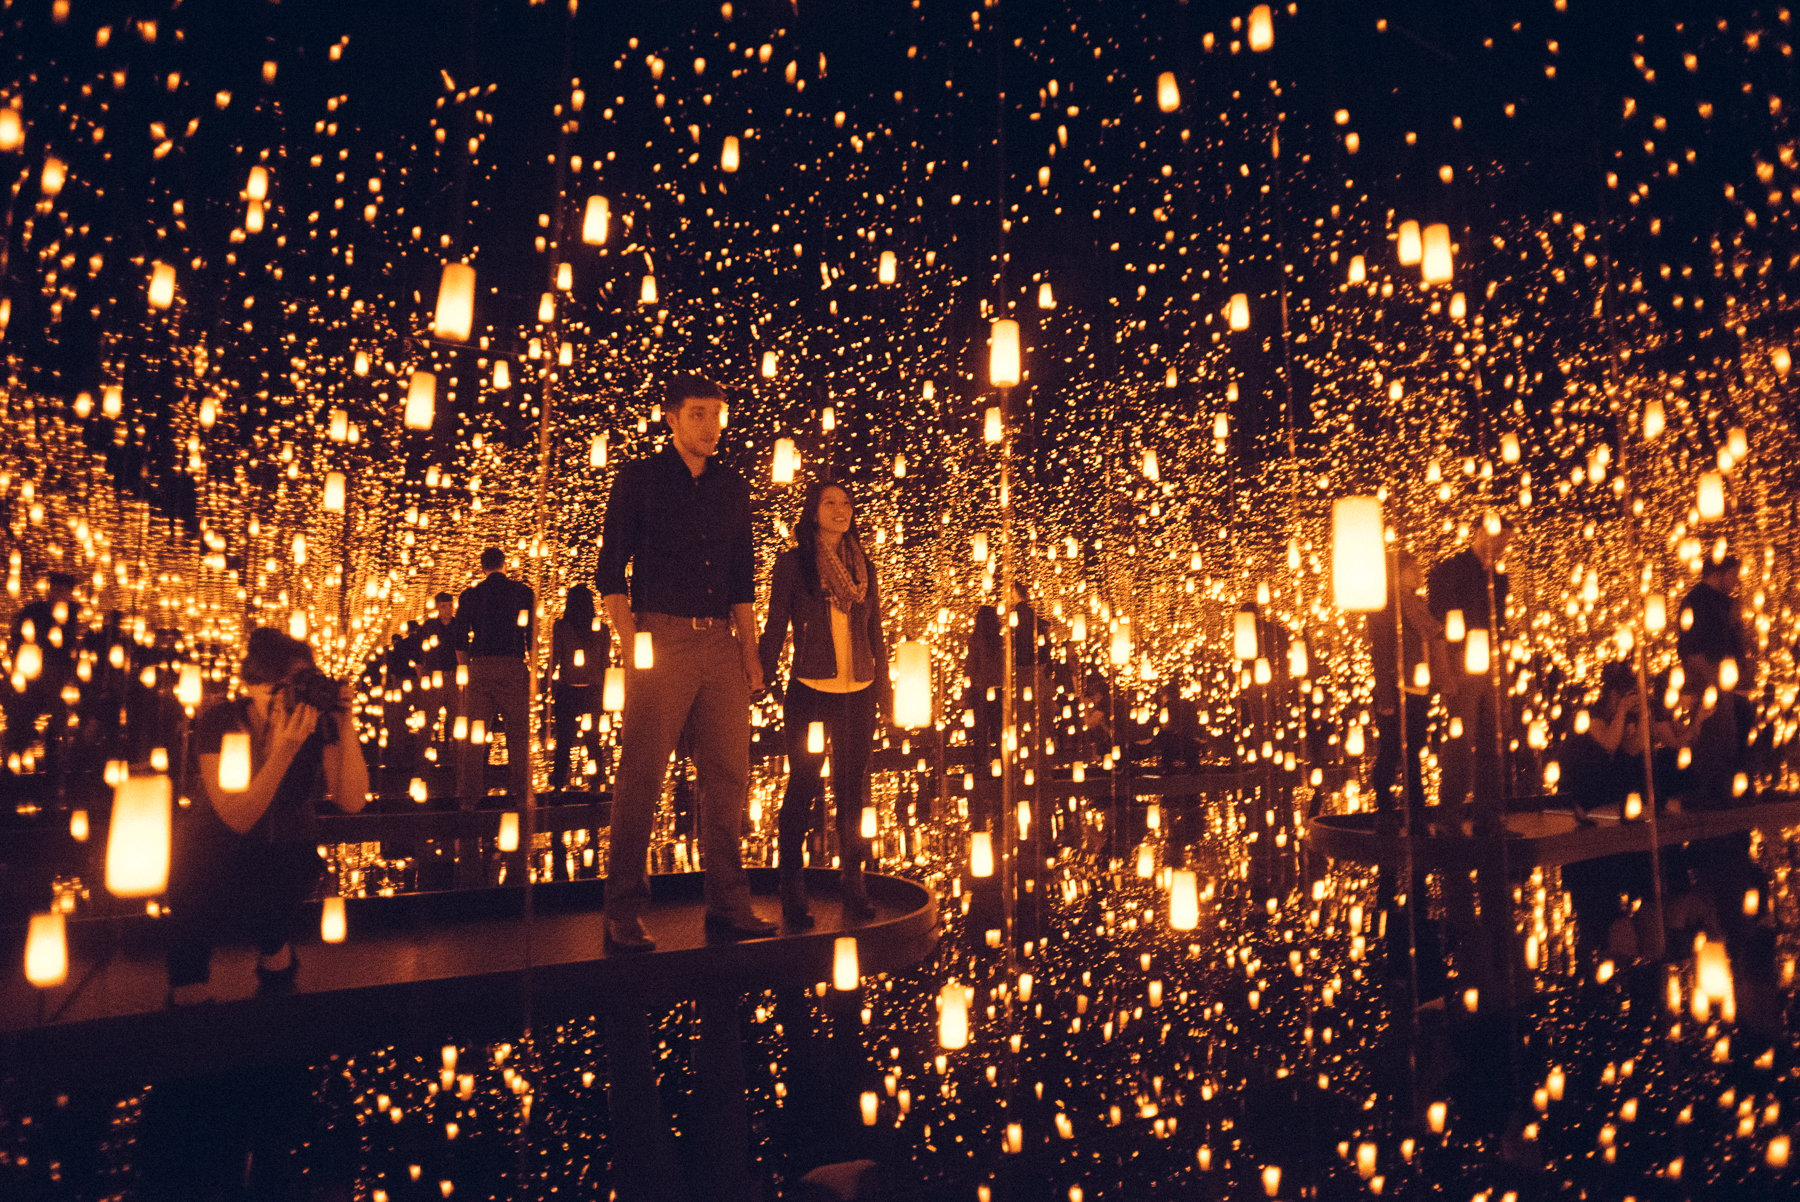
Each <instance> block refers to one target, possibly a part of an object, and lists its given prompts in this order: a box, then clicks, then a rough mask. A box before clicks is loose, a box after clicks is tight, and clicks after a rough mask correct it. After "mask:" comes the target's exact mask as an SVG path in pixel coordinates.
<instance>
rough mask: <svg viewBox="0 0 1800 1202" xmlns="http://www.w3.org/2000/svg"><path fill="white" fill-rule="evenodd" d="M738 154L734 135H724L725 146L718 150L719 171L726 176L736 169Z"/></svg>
mask: <svg viewBox="0 0 1800 1202" xmlns="http://www.w3.org/2000/svg"><path fill="white" fill-rule="evenodd" d="M738 162H739V154H738V140H737V135H736V134H727V135H725V145H724V146H722V147H720V149H719V170H720V171H723V172H725V173H726V174H727V175H729V174H731V173H732V172H734V171H736V170H737V169H738Z"/></svg>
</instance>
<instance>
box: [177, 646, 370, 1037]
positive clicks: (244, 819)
mask: <svg viewBox="0 0 1800 1202" xmlns="http://www.w3.org/2000/svg"><path fill="white" fill-rule="evenodd" d="M308 673H312V674H314V676H315V678H316V679H318V680H322V678H317V677H316V669H315V668H314V667H313V656H312V649H311V648H310V647H308V646H307V645H306V644H305V643H303V642H301V641H299V640H298V639H293V638H289V637H288V636H287V635H285V634H282V633H281V632H280V631H278V630H270V629H267V628H262V629H258V630H255V631H252V632H251V634H250V640H249V647H248V650H247V653H246V655H245V657H244V664H243V668H242V669H241V674H242V677H243V681H244V685H245V690H244V695H243V696H241V697H239V698H237V699H236V700H233V701H223V702H220V703H218V704H217V705H213V706H211V707H209V708H208V709H207V710H206V711H205V712H203V713H202V714H201V715H200V717H199V718H198V719H197V720H196V721H195V723H194V733H193V739H194V750H195V753H196V755H197V756H198V758H199V767H200V779H201V783H202V786H203V791H204V796H205V799H206V804H205V805H203V806H195V807H193V809H192V810H191V811H189V812H188V813H187V814H186V815H184V817H183V819H182V823H181V826H180V828H179V829H178V830H177V834H176V857H175V862H174V864H173V865H172V870H171V873H170V881H169V903H170V909H171V910H172V912H173V913H172V918H173V921H174V929H173V930H172V931H171V939H170V944H169V953H168V958H169V990H170V999H171V1000H172V1001H173V1002H175V1003H176V1004H178V1005H185V1004H189V1003H192V1002H197V1001H204V1000H206V999H207V997H209V996H210V991H209V980H210V976H211V970H210V962H211V958H212V948H213V944H214V943H215V942H216V941H217V939H218V937H219V936H220V935H221V934H223V933H224V932H226V931H228V930H232V929H241V930H245V931H247V933H248V934H250V935H251V936H253V937H254V939H255V941H256V949H257V957H256V975H257V978H258V981H259V992H268V991H274V990H281V989H287V988H291V987H292V985H293V981H294V973H295V970H296V969H297V967H298V962H297V961H296V960H295V958H294V948H293V942H292V940H293V936H294V931H295V926H296V923H297V921H298V918H299V913H300V908H301V906H302V905H303V904H304V903H305V901H306V899H307V898H308V897H309V896H310V895H311V893H312V889H313V885H314V883H315V882H316V881H317V880H318V877H319V871H320V867H321V866H320V863H319V855H318V851H317V840H316V839H315V838H314V837H313V826H314V818H315V816H316V807H317V805H318V802H319V801H320V800H321V799H322V798H326V797H329V798H331V799H332V801H333V802H334V803H335V804H336V805H337V807H338V808H339V809H340V810H344V811H346V812H348V813H356V812H357V811H359V810H361V809H362V808H363V806H364V805H365V804H367V802H368V798H369V769H368V766H367V765H366V764H365V763H364V762H363V757H362V749H361V747H360V746H359V744H358V743H357V740H356V727H355V724H354V723H353V722H352V721H351V718H350V710H349V698H350V689H349V688H348V686H344V687H343V688H342V690H341V691H340V693H339V701H338V704H337V705H336V706H335V707H333V708H332V710H331V712H330V713H329V714H322V713H320V711H319V709H318V708H317V707H316V706H314V705H312V704H309V703H308V702H307V701H305V700H302V699H301V697H300V696H299V695H298V689H297V688H296V685H297V684H298V683H299V682H300V681H301V679H302V678H303V677H304V676H306V675H307V674H308ZM232 734H245V735H248V736H249V752H250V762H249V765H248V767H249V785H248V787H247V788H242V789H234V788H227V787H226V786H227V785H231V784H235V783H238V782H237V781H234V780H231V779H221V767H222V766H225V767H231V768H232V769H233V773H232V775H234V776H235V773H236V770H237V766H236V765H227V764H225V763H224V761H225V760H226V758H227V757H226V755H225V754H224V752H225V749H226V748H225V742H226V736H227V735H232ZM233 742H234V743H235V742H236V740H234V741H233ZM232 758H233V759H235V758H236V752H235V748H234V749H233V756H232Z"/></svg>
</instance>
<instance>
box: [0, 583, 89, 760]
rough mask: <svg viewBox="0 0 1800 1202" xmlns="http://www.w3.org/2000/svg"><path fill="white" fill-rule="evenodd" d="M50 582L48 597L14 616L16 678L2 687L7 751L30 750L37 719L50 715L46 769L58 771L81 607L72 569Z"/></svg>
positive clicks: (11, 651)
mask: <svg viewBox="0 0 1800 1202" xmlns="http://www.w3.org/2000/svg"><path fill="white" fill-rule="evenodd" d="M45 583H46V588H45V595H44V596H43V597H40V598H39V599H38V600H36V601H33V602H32V603H31V604H30V605H27V606H25V607H24V608H22V609H20V610H19V612H18V613H16V614H14V615H13V622H12V630H11V631H10V632H9V634H8V636H7V640H6V650H7V655H8V657H9V659H10V661H11V663H12V665H13V676H12V679H11V680H9V681H0V691H3V692H4V695H5V698H6V751H7V752H8V753H9V754H17V753H20V752H23V751H25V750H26V749H27V748H29V747H30V746H31V744H32V743H33V742H34V741H35V738H36V728H37V722H38V719H40V718H43V717H45V716H48V718H49V721H48V723H47V724H46V725H45V728H44V770H46V771H49V772H57V771H59V770H60V768H61V758H62V757H61V743H62V739H63V735H64V733H65V731H64V728H65V725H66V723H67V721H68V719H67V712H68V707H67V706H66V705H65V704H64V703H63V699H62V691H63V687H64V686H65V685H67V684H69V683H71V682H72V681H74V679H75V639H76V631H77V630H78V629H79V625H78V623H77V621H76V619H77V616H78V615H79V613H80V606H79V605H78V604H77V603H76V601H75V578H74V577H73V576H71V575H69V574H68V573H67V572H52V573H50V575H49V577H48V579H47V580H46V582H45ZM26 648H29V650H26Z"/></svg>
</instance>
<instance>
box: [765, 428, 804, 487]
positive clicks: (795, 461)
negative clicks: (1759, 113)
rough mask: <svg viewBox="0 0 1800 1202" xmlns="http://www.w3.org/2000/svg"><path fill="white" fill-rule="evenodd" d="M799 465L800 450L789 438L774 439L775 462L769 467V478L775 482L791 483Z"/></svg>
mask: <svg viewBox="0 0 1800 1202" xmlns="http://www.w3.org/2000/svg"><path fill="white" fill-rule="evenodd" d="M799 467H800V452H799V451H798V450H796V449H795V447H794V440H793V439H791V438H778V439H776V440H775V462H774V463H773V465H771V466H770V468H769V479H770V481H772V482H773V483H775V484H792V483H793V482H794V473H795V472H796V471H798V470H799Z"/></svg>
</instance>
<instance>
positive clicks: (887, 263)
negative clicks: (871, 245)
mask: <svg viewBox="0 0 1800 1202" xmlns="http://www.w3.org/2000/svg"><path fill="white" fill-rule="evenodd" d="M875 278H876V279H878V280H880V281H881V282H882V283H884V284H891V283H893V282H894V281H895V280H896V279H898V278H900V260H899V258H898V256H896V255H895V254H894V252H893V251H891V250H884V251H882V252H881V262H880V264H879V265H878V266H877V267H876V268H875Z"/></svg>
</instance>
